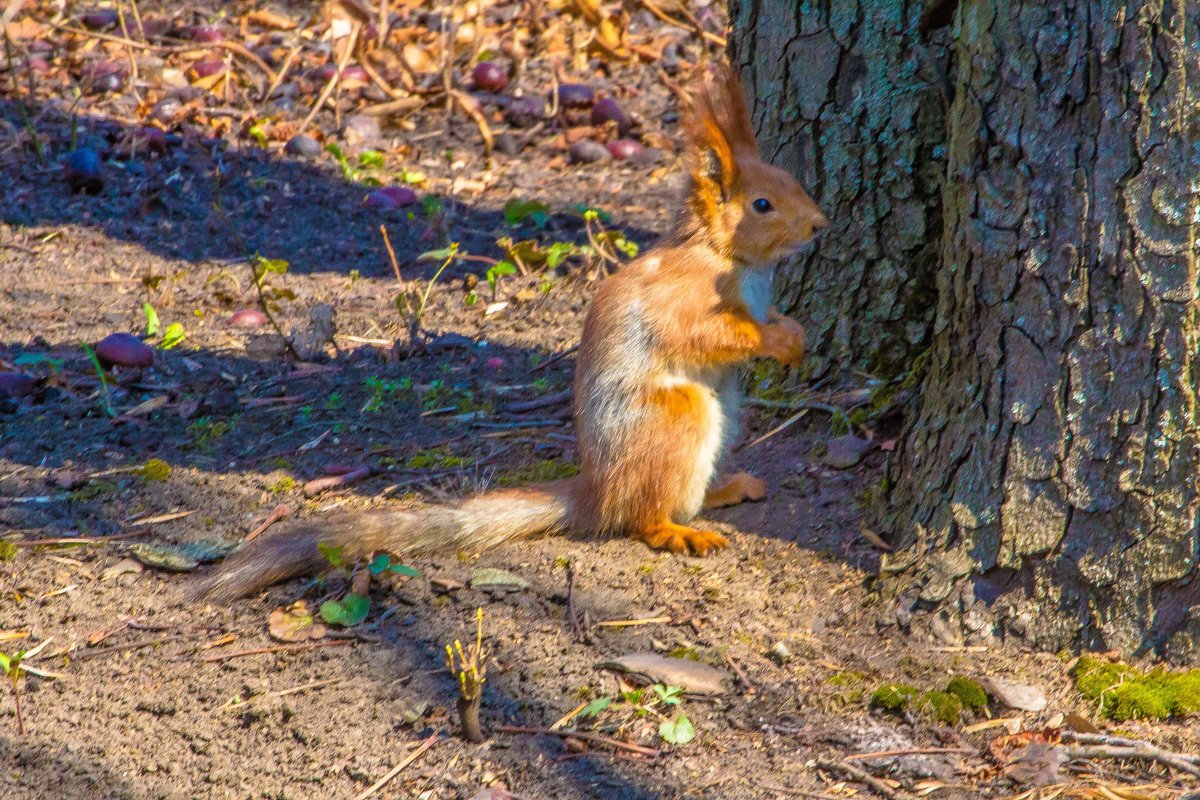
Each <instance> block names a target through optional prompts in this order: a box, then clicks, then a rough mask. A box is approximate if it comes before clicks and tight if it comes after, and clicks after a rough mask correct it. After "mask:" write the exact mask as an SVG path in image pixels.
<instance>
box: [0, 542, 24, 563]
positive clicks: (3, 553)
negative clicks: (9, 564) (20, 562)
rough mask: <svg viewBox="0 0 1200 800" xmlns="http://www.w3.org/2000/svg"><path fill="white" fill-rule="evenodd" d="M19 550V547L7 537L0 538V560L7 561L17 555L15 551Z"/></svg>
mask: <svg viewBox="0 0 1200 800" xmlns="http://www.w3.org/2000/svg"><path fill="white" fill-rule="evenodd" d="M19 552H21V548H19V547H17V546H16V545H15V544H13V543H12V542H10V541H9V540H8V539H0V561H9V560H11V559H14V558H16V557H17V553H19Z"/></svg>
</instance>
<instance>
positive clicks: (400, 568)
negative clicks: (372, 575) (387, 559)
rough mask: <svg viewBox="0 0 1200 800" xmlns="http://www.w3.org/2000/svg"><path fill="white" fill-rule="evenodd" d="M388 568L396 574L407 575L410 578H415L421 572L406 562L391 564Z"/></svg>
mask: <svg viewBox="0 0 1200 800" xmlns="http://www.w3.org/2000/svg"><path fill="white" fill-rule="evenodd" d="M388 569H390V570H391V571H392V572H394V573H396V574H397V575H407V576H408V577H410V578H415V577H417V576H418V575H420V574H421V573H420V572H419V571H418V570H417V569H416V568H415V567H410V566H408V565H407V564H392V565H391V566H390V567H388Z"/></svg>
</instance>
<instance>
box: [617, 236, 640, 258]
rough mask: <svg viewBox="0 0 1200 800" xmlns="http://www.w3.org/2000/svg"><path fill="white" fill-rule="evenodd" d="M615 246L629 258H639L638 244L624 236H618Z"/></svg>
mask: <svg viewBox="0 0 1200 800" xmlns="http://www.w3.org/2000/svg"><path fill="white" fill-rule="evenodd" d="M613 244H614V245H615V246H616V248H617V249H618V250H620V251H621V252H622V253H624V254H625V255H627V256H629V257H630V258H637V254H638V246H637V242H635V241H632V240H630V239H626V238H625V237H624V236H617V237H616V238H615V239H614V240H613Z"/></svg>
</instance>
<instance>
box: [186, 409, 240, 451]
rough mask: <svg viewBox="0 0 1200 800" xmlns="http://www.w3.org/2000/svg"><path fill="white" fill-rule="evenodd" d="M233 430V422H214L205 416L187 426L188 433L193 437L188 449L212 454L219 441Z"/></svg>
mask: <svg viewBox="0 0 1200 800" xmlns="http://www.w3.org/2000/svg"><path fill="white" fill-rule="evenodd" d="M231 430H233V422H232V421H229V420H223V419H222V420H214V419H213V418H212V417H208V416H204V417H200V418H199V419H197V420H196V421H195V422H193V423H192V424H191V425H188V426H187V432H188V433H190V434H191V435H192V441H191V443H190V444H188V445H186V447H190V448H192V449H195V450H200V451H201V452H204V453H211V452H212V450H213V447H214V446H215V445H216V443H217V440H219V439H220V438H221V437H222V436H224V435H225V434H227V433H229V432H230V431H231Z"/></svg>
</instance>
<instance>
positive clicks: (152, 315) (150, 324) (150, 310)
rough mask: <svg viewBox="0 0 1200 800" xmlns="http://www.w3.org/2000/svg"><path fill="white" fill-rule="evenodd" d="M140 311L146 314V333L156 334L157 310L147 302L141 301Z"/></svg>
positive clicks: (148, 334) (157, 324)
mask: <svg viewBox="0 0 1200 800" xmlns="http://www.w3.org/2000/svg"><path fill="white" fill-rule="evenodd" d="M142 313H143V314H145V315H146V335H147V336H156V335H157V334H158V327H159V322H158V312H157V311H155V310H154V306H152V305H150V304H149V303H142Z"/></svg>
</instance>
